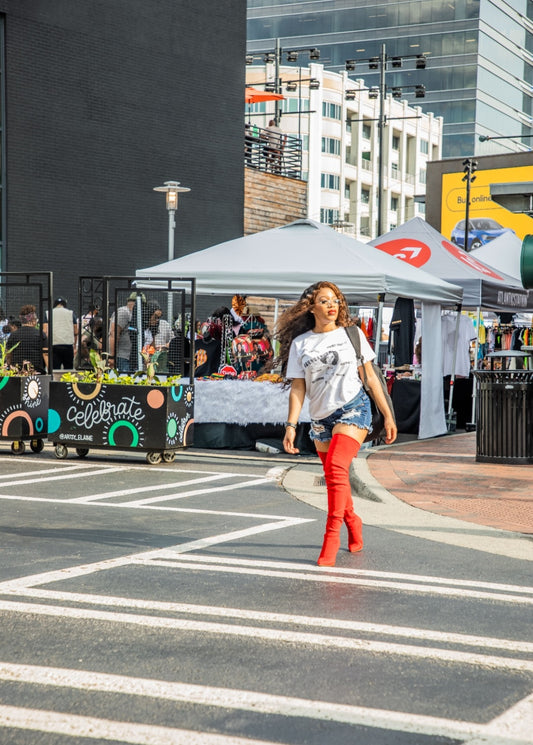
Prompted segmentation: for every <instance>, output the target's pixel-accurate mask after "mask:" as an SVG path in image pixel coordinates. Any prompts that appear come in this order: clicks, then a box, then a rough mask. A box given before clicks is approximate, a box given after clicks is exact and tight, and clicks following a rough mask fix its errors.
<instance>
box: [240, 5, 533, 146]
mask: <svg viewBox="0 0 533 745" xmlns="http://www.w3.org/2000/svg"><path fill="white" fill-rule="evenodd" d="M247 1H248V31H247V35H248V45H247V46H248V52H250V53H255V52H259V51H264V50H267V49H274V48H275V45H276V42H277V40H279V41H280V46H281V49H282V50H283V49H287V50H293V49H297V48H298V47H304V48H305V47H316V48H318V49H319V50H320V61H321V62H322V63H323V64H324V66H325V67H326V69H328V70H333V71H337V72H338V71H340V70H344V69H345V62H346V60H352V61H353V60H355V65H354V68H355V69H354V70H353V71H352V72H351V73H350V74H351V76H352V77H358V78H364V80H365V84H366V85H368V86H373V85H378V84H379V82H380V70H379V69H378V68H377V67H376V66H374V69H369V60H371V59H372V58H376V57H378V56H379V55H380V54H381V51H382V45H383V44H384V45H385V50H386V56H387V60H388V63H387V67H386V69H387V73H386V74H387V85H390V86H391V87H394V86H401V87H403V89H404V95H405V97H406V98H407V100H408V101H409V102H410V103H413V102H414V96H415V93H414V90H413V88H414V86H412V84H413V83H421V84H423V85H424V86H425V87H426V96H425V98H424V100H421V101H418V100H417V101H416V103H417V104H419V105H420V106H421V107H422V109H423V111H431V112H433V114H434V115H435V116H442V118H443V121H444V138H443V148H442V154H443V157H445V158H447V157H462V156H470V155H473V154H476V155H477V154H480V155H485V154H490V153H497V152H505V151H520V150H528V149H530V147H533V137H532V136H533V128H532V127H533V118H532V115H533V2H532V1H531V0H446V2H444V0H402V1H401V2H399V1H398V0H247ZM416 55H423V56H424V57H425V58H426V62H427V66H426V69H417V67H416ZM402 57H403V59H400V58H402ZM394 58H396V60H395V59H394ZM284 63H285V61H284ZM294 64H296V65H297V64H298V62H294ZM409 86H412V87H411V90H409ZM487 135H488V136H489V137H502V138H503V137H504V138H505V139H494V140H491V139H489V140H488V141H484V142H480V140H479V137H480V136H487Z"/></svg>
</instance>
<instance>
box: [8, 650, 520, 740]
mask: <svg viewBox="0 0 533 745" xmlns="http://www.w3.org/2000/svg"><path fill="white" fill-rule="evenodd" d="M0 679H2V680H4V681H6V682H13V683H28V684H34V685H45V686H54V687H61V688H71V689H77V690H82V691H98V692H104V693H119V694H126V695H131V696H145V697H150V698H154V699H161V700H166V701H176V702H183V703H187V704H194V705H203V706H217V707H222V708H225V709H238V710H242V711H249V712H257V713H261V714H273V715H276V716H285V717H288V716H291V717H306V718H308V719H314V720H322V721H331V722H338V723H343V724H351V725H354V726H364V727H377V728H379V729H386V730H393V731H396V732H409V733H413V734H419V735H425V736H428V737H429V736H441V737H448V738H454V739H455V738H457V739H464V738H466V737H469V738H471V737H482V738H483V743H484V745H496V743H503V742H506V743H515V744H516V745H518V743H530V742H531V741H530V740H528V739H527V738H528V735H529V733H528V732H524V721H525V722H526V723H527V718H526V719H525V720H523V721H522V717H523V714H527V712H528V711H529V709H530V707H531V698H532V697H531V696H530V697H528V698H527V699H524V701H521V702H519V703H518V704H516V705H515V706H514V707H512V708H511V709H510V710H509V711H508V712H506V713H505V714H503V715H502V716H500V717H497V718H496V719H494V720H492V721H491V722H489V723H487V724H479V723H477V722H467V721H461V720H455V719H444V718H441V717H431V716H426V715H418V714H413V713H409V712H396V711H387V710H385V709H372V708H368V707H362V706H351V705H349V704H336V703H331V702H329V701H317V700H308V699H302V698H296V697H292V696H278V695H272V694H267V693H260V692H256V691H246V690H239V689H232V688H220V687H214V686H201V685H194V684H186V683H178V682H172V681H164V680H154V679H146V678H133V677H129V676H124V675H110V674H107V673H95V672H90V671H84V670H69V669H65V668H52V667H38V666H34V665H17V664H10V663H0ZM25 711H26V712H32V710H29V709H18V708H14V707H2V708H0V723H2V724H4V726H10V725H9V724H8V722H6V719H7V717H8V716H10V715H11V716H14V717H15V720H16V721H18V722H19V724H18V725H11V726H20V727H22V728H24V721H25V719H24V717H23V716H19V715H18V712H21V713H22V712H25ZM33 711H35V710H33ZM42 714H43V715H45V714H47V712H42ZM48 714H49V715H50V717H51V719H50V721H52V720H53V718H54V717H58V718H59V717H66V718H69V717H70V715H62V714H51V713H50V712H48ZM81 719H82V720H83V721H87V718H86V717H83V718H81ZM26 721H28V722H32V721H35V720H34V719H33V717H32V716H30V717H28V719H27V720H26ZM100 721H101V720H100ZM529 721H531V720H529ZM80 724H81V723H80ZM120 724H122V723H120ZM130 726H131V725H130ZM27 728H28V729H31V728H32V727H30V726H28V727H27ZM51 731H57V730H51ZM127 731H128V729H126V730H125V732H127ZM171 731H173V732H175V731H176V730H171ZM76 734H78V733H76ZM219 737H220V736H219ZM117 739H118V740H119V741H122V742H125V741H126V742H127V740H124V739H123V738H122V737H118V738H117ZM227 742H232V741H231V740H228V741H227ZM246 742H248V743H250V742H251V741H250V740H247V741H246ZM254 742H257V741H254Z"/></svg>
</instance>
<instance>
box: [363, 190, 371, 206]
mask: <svg viewBox="0 0 533 745" xmlns="http://www.w3.org/2000/svg"><path fill="white" fill-rule="evenodd" d="M361 202H362V204H370V190H369V189H361Z"/></svg>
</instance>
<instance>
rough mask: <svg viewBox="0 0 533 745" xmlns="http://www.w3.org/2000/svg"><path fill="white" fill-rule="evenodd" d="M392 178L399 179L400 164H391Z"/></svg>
mask: <svg viewBox="0 0 533 745" xmlns="http://www.w3.org/2000/svg"><path fill="white" fill-rule="evenodd" d="M390 169H391V175H392V178H398V163H391V164H390Z"/></svg>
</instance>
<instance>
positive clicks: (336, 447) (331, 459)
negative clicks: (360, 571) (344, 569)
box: [317, 434, 363, 566]
mask: <svg viewBox="0 0 533 745" xmlns="http://www.w3.org/2000/svg"><path fill="white" fill-rule="evenodd" d="M359 448H360V445H359V443H358V442H357V440H354V439H353V438H352V437H348V435H341V434H336V435H333V437H332V439H331V444H330V446H329V450H328V452H327V457H326V458H325V459H324V458H323V455H324V453H320V454H319V455H320V459H321V460H322V462H323V464H324V475H325V477H326V486H327V489H328V518H327V521H326V532H325V533H324V543H323V544H322V551H321V552H320V556H319V557H318V561H317V564H318V565H319V566H335V559H336V557H337V551H338V550H339V547H340V531H341V527H342V523H343V521H346V525H347V526H348V535H349V539H348V546H349V548H350V551H354V550H355V551H359V550H360V549H361V548H362V547H363V540H362V526H361V521H360V519H359V518H358V517H357V515H356V514H355V513H354V511H353V504H352V490H351V487H350V464H351V462H352V460H353V459H354V458H355V456H356V455H357V453H358V452H359ZM357 521H359V522H357ZM352 547H353V548H352Z"/></svg>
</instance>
